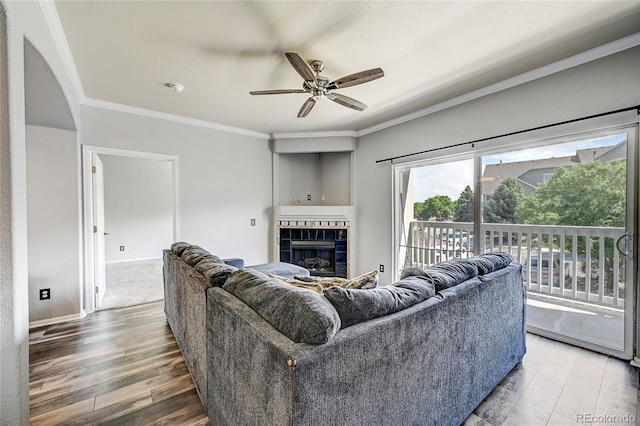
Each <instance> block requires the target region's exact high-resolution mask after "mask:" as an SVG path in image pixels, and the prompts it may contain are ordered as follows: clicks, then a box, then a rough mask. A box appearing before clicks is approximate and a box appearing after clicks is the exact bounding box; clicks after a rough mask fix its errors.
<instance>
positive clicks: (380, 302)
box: [323, 276, 436, 328]
mask: <svg viewBox="0 0 640 426" xmlns="http://www.w3.org/2000/svg"><path fill="white" fill-rule="evenodd" d="M435 293H436V291H435V287H434V285H433V283H432V282H431V281H430V280H429V279H427V278H425V277H416V276H412V277H407V278H404V279H402V280H400V281H397V282H395V283H393V284H391V285H388V286H382V287H377V288H373V289H355V288H343V287H335V286H334V287H329V288H327V289H325V291H324V293H323V294H324V296H325V297H326V298H327V299H328V300H329V302H331V304H332V305H333V307H334V308H336V311H337V312H338V315H340V322H341V324H342V328H345V327H349V326H351V325H354V324H358V323H361V322H364V321H368V320H371V319H374V318H379V317H382V316H385V315H389V314H392V313H394V312H398V311H401V310H403V309H406V308H408V307H411V306H413V305H415V304H417V303H420V302H422V301H424V300H426V299H428V298H430V297H432V296H434V295H435Z"/></svg>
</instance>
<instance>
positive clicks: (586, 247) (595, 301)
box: [480, 129, 635, 358]
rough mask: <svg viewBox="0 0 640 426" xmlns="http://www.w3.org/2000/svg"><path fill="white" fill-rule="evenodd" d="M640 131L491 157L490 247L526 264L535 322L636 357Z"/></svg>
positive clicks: (485, 202)
mask: <svg viewBox="0 0 640 426" xmlns="http://www.w3.org/2000/svg"><path fill="white" fill-rule="evenodd" d="M633 130H634V129H620V130H616V131H613V132H611V131H606V132H592V133H589V134H585V135H580V136H575V137H573V138H571V139H570V140H566V139H565V140H563V141H549V142H547V143H545V144H544V145H538V146H536V147H534V148H528V149H520V150H513V151H505V152H499V153H493V154H490V155H484V156H482V160H481V164H482V166H481V167H482V174H481V176H480V182H481V185H480V186H481V196H482V206H483V208H482V217H481V223H482V226H481V232H482V238H483V242H484V245H485V247H487V249H486V250H489V251H491V250H495V249H496V248H498V249H500V250H504V251H509V252H510V253H511V254H512V255H513V257H514V259H516V260H517V261H518V262H519V263H522V265H523V267H524V269H523V272H524V282H525V285H526V286H527V289H528V292H529V297H528V305H529V306H528V311H527V325H528V328H529V330H530V331H534V332H537V333H540V334H543V335H548V336H550V337H555V338H559V339H562V340H565V341H568V342H571V343H574V344H579V345H581V346H585V347H588V348H591V349H596V350H599V351H601V352H605V353H610V354H614V355H618V356H624V357H627V358H628V357H630V356H631V352H632V348H631V341H632V332H633V331H632V325H633V321H632V320H633V296H634V291H633V290H634V276H633V266H632V265H633V262H632V259H631V258H632V253H631V252H630V251H631V247H632V243H631V240H630V239H629V236H630V235H633V233H634V229H633V226H634V223H633V214H634V206H635V204H634V185H633V183H634V179H633V178H634V167H633V165H634V164H635V162H634V161H630V160H629V159H634V158H635V153H634V152H633V151H634V147H635V143H633V138H634V131H633Z"/></svg>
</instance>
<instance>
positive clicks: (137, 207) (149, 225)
mask: <svg viewBox="0 0 640 426" xmlns="http://www.w3.org/2000/svg"><path fill="white" fill-rule="evenodd" d="M99 157H100V159H101V160H102V164H103V168H104V170H103V172H104V213H105V231H106V232H108V233H109V235H106V236H105V254H106V261H107V262H122V261H131V260H140V259H155V258H162V249H164V248H167V247H169V246H170V245H171V243H172V242H173V205H174V202H173V198H174V197H173V172H172V164H171V162H170V161H167V160H153V159H143V158H132V157H122V156H118V155H105V154H100V155H99ZM120 246H124V251H120Z"/></svg>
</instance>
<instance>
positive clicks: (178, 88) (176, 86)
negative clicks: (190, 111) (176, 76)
mask: <svg viewBox="0 0 640 426" xmlns="http://www.w3.org/2000/svg"><path fill="white" fill-rule="evenodd" d="M167 87H168V88H169V89H171V90H173V91H174V92H176V93H182V91H183V90H184V86H183V85H182V84H180V83H167Z"/></svg>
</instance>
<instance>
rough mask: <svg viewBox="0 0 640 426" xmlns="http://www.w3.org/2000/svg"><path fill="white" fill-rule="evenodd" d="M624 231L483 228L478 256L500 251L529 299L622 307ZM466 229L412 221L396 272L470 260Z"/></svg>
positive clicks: (461, 225) (471, 237)
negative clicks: (517, 267)
mask: <svg viewBox="0 0 640 426" xmlns="http://www.w3.org/2000/svg"><path fill="white" fill-rule="evenodd" d="M624 233H625V230H624V228H600V227H586V226H580V227H578V226H553V225H517V224H516V225H514V224H483V225H482V235H481V239H480V241H479V244H478V247H479V249H480V253H487V252H496V251H503V252H507V253H510V254H511V255H512V256H513V258H514V261H515V262H518V263H521V264H522V265H523V276H524V283H525V284H526V286H527V288H528V291H529V292H531V293H538V294H545V295H552V296H556V297H561V298H566V299H572V300H579V301H583V302H589V303H596V304H599V305H602V306H609V307H616V308H621V307H624V282H625V279H624V278H625V262H624V257H623V256H621V255H620V254H619V252H618V250H616V248H615V243H616V241H617V239H618V238H620V237H621V236H622V235H624ZM475 243H476V241H475V235H474V231H473V224H472V223H464V222H429V221H413V222H411V223H410V228H409V229H408V230H407V232H406V233H405V235H404V244H402V243H401V245H400V247H399V249H400V259H404V263H403V264H402V265H401V267H402V269H405V268H409V267H420V268H422V267H427V266H430V265H433V264H436V263H439V262H442V261H445V260H448V259H452V258H456V257H463V258H464V257H471V256H473V255H474V254H475V251H476V248H475Z"/></svg>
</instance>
